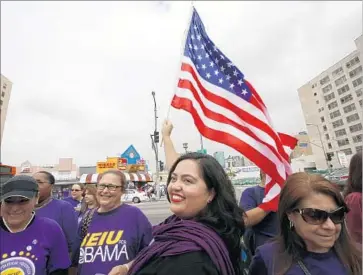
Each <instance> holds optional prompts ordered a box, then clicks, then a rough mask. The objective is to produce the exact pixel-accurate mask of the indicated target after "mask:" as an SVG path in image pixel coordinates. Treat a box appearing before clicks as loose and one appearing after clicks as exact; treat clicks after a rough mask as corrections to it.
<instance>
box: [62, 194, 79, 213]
mask: <svg viewBox="0 0 363 275" xmlns="http://www.w3.org/2000/svg"><path fill="white" fill-rule="evenodd" d="M64 201H66V202H69V203H70V204H71V205H72V206H73V207H77V206H79V205H80V204H81V202H80V201H77V200H75V199H73V198H72V197H68V198H65V199H64ZM73 210H74V208H73Z"/></svg>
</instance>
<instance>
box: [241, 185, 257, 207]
mask: <svg viewBox="0 0 363 275" xmlns="http://www.w3.org/2000/svg"><path fill="white" fill-rule="evenodd" d="M254 188H257V187H250V188H247V189H246V190H244V191H243V193H242V196H241V200H240V202H239V206H240V207H242V208H243V210H244V211H248V210H251V209H253V208H256V207H257V206H258V204H257V201H256V199H255V198H254V197H255V195H254V194H255V190H254Z"/></svg>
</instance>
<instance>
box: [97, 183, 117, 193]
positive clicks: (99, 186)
mask: <svg viewBox="0 0 363 275" xmlns="http://www.w3.org/2000/svg"><path fill="white" fill-rule="evenodd" d="M106 187H107V189H108V190H110V191H116V189H117V188H121V185H114V184H97V189H98V190H104V189H105V188H106Z"/></svg>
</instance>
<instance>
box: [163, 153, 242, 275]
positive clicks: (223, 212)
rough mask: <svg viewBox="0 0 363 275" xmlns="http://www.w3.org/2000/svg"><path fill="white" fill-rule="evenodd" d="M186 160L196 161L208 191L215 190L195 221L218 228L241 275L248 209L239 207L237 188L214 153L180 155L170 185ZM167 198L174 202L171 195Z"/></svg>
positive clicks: (214, 228) (172, 171) (170, 172)
mask: <svg viewBox="0 0 363 275" xmlns="http://www.w3.org/2000/svg"><path fill="white" fill-rule="evenodd" d="M183 160H194V161H195V162H196V163H197V164H198V166H199V169H200V175H201V177H202V179H203V180H204V182H205V183H206V185H207V188H208V190H214V191H215V197H214V198H213V200H212V201H211V202H210V203H209V204H208V205H207V206H206V209H205V210H204V211H202V212H201V213H200V214H199V215H198V216H197V217H195V220H197V221H199V222H201V223H203V224H204V225H206V226H209V227H210V228H212V229H213V230H215V231H216V232H217V233H218V234H219V236H220V237H221V238H222V240H223V241H224V243H225V244H226V247H227V249H228V251H229V256H230V259H231V262H232V264H233V267H234V269H235V272H236V274H240V262H241V244H240V239H241V237H242V235H243V233H244V231H245V224H244V220H243V218H244V215H245V213H244V211H243V210H242V209H241V208H240V207H239V206H238V203H237V199H236V195H235V190H234V187H233V185H232V183H231V181H230V179H229V177H228V175H227V174H226V172H225V171H224V169H223V167H222V166H221V165H220V164H219V163H218V161H217V160H216V159H215V158H213V157H212V156H210V155H206V154H201V153H187V154H184V155H182V156H180V157H179V158H178V159H177V161H176V162H175V163H174V164H173V166H172V167H171V169H170V171H169V176H168V180H167V185H169V183H170V181H171V176H172V174H173V173H174V170H175V168H176V167H177V165H178V164H179V163H180V162H181V161H183ZM167 198H168V200H169V202H170V199H169V195H168V194H167Z"/></svg>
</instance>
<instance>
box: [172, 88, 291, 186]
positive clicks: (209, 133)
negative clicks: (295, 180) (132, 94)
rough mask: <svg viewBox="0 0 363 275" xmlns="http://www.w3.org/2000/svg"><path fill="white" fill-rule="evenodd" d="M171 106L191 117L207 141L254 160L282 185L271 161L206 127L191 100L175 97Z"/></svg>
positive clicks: (233, 137) (236, 139)
mask: <svg viewBox="0 0 363 275" xmlns="http://www.w3.org/2000/svg"><path fill="white" fill-rule="evenodd" d="M171 105H172V106H173V107H174V108H176V109H182V110H184V111H187V112H188V113H190V114H191V115H192V117H193V120H194V124H195V126H196V127H197V128H198V130H199V132H200V133H201V134H202V135H203V136H205V137H206V138H208V139H211V140H214V141H217V142H219V143H223V144H225V145H227V146H230V147H232V148H234V149H235V150H237V151H239V152H240V153H241V154H243V155H244V156H246V157H247V158H248V159H251V160H254V163H255V164H256V165H257V166H258V167H263V169H264V170H265V171H266V173H268V174H269V175H270V176H271V177H273V178H274V180H276V182H280V183H283V182H284V181H285V180H284V179H283V178H282V177H281V176H280V175H279V173H278V171H277V169H276V164H275V163H274V162H272V161H271V160H269V159H267V158H266V157H265V156H264V155H262V154H261V153H260V152H259V151H257V150H256V149H255V148H253V147H252V146H250V145H249V144H247V143H245V142H243V141H242V140H240V139H239V138H237V137H235V136H233V135H230V134H228V133H226V132H222V131H218V130H215V129H212V128H209V127H207V126H206V125H205V124H204V122H203V120H202V119H201V118H200V117H199V115H198V112H197V111H196V110H195V108H194V106H193V103H192V101H191V100H189V99H186V98H180V97H178V96H176V95H175V96H174V98H173V100H172V104H171Z"/></svg>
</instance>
